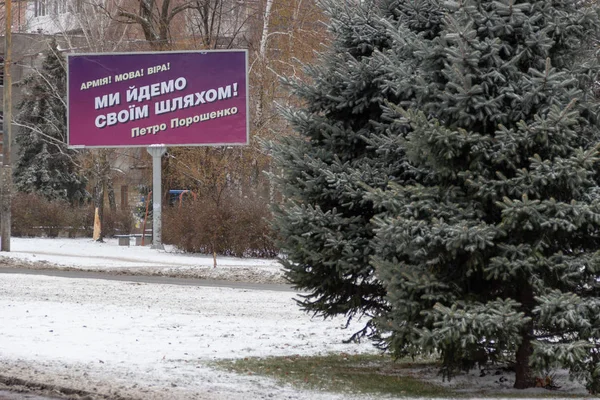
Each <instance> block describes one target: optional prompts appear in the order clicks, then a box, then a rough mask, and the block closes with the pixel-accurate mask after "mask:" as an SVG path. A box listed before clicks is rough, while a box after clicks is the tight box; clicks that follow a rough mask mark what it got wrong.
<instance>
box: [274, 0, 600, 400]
mask: <svg viewBox="0 0 600 400" xmlns="http://www.w3.org/2000/svg"><path fill="white" fill-rule="evenodd" d="M326 6H327V9H328V11H329V14H330V16H331V27H330V28H331V32H332V35H333V39H332V44H331V50H330V51H328V52H326V53H325V54H324V55H323V56H322V58H321V61H320V63H319V65H317V66H314V67H311V68H309V70H308V71H309V77H310V80H311V81H310V82H309V83H305V84H302V83H299V82H295V83H292V86H293V89H294V93H295V94H296V95H297V96H298V97H299V98H300V100H302V101H303V103H304V105H303V106H302V107H301V109H299V110H287V111H286V112H285V116H286V117H287V119H288V121H290V123H291V125H292V126H293V127H294V129H295V130H296V133H297V135H296V136H294V137H291V138H286V139H284V140H282V141H281V143H279V144H278V145H276V146H274V148H273V154H274V156H275V159H276V161H277V162H278V165H279V167H280V169H281V171H282V172H281V174H280V176H279V177H278V178H277V180H276V181H277V182H278V183H279V187H280V189H281V190H282V193H283V194H284V196H285V199H286V201H285V202H284V203H283V204H282V205H280V206H279V207H278V208H277V209H276V210H275V211H276V213H275V214H276V223H275V227H276V228H277V232H278V234H279V236H280V238H281V239H280V240H281V246H282V249H283V250H284V252H285V253H286V254H287V258H286V259H285V260H284V266H285V268H286V270H287V274H288V277H289V278H290V280H291V281H292V282H293V283H295V284H296V285H297V286H298V287H299V288H301V289H305V290H308V291H309V294H308V296H307V297H305V298H304V300H303V301H302V305H303V306H304V307H305V308H306V309H307V310H308V311H311V312H315V313H317V314H322V315H326V316H327V315H333V314H347V315H350V316H352V315H355V314H360V313H366V314H368V315H370V316H373V317H376V324H375V325H374V326H373V328H374V329H375V330H376V331H375V333H376V334H377V335H378V336H379V337H380V338H381V340H383V341H384V345H385V346H387V347H389V349H390V350H392V351H393V352H394V353H395V355H397V356H404V355H417V354H427V353H429V354H434V355H438V354H441V358H442V361H443V372H444V374H445V375H446V376H451V375H452V374H454V373H455V372H456V371H457V370H458V369H468V368H471V367H473V366H474V365H475V364H476V363H478V362H479V363H483V362H486V361H505V362H509V363H512V364H514V365H515V370H516V381H515V387H517V388H525V387H529V386H532V385H533V383H534V374H535V373H536V372H540V373H541V372H544V371H547V370H549V369H551V368H555V367H559V366H562V367H566V368H568V369H569V370H570V372H571V374H572V376H573V377H574V378H577V379H581V380H583V381H585V382H586V385H587V387H588V389H589V390H590V392H593V393H598V392H600V342H599V339H598V338H600V283H599V280H600V262H599V261H600V258H599V257H600V253H598V249H599V247H600V246H599V245H600V235H599V227H600V198H599V196H598V195H599V194H600V189H598V188H599V186H600V185H599V179H600V175H599V174H598V172H597V170H598V168H599V166H598V161H599V160H600V157H599V155H598V143H599V141H598V139H599V136H598V135H599V130H598V128H599V126H598V124H599V121H598V117H597V116H598V112H599V111H600V110H599V109H598V101H597V98H596V96H595V93H594V86H595V85H596V83H595V82H596V80H597V78H598V73H599V72H600V67H599V65H598V62H597V58H596V54H595V53H594V51H595V49H594V46H595V43H596V42H597V39H598V34H599V30H600V25H599V22H598V19H599V14H598V9H597V6H595V5H589V4H586V3H585V2H579V1H572V0H569V1H567V0H562V1H560V0H554V1H548V0H543V1H529V2H526V1H519V0H498V1H473V0H460V1H441V0H412V1H403V0H395V1H393V0H387V1H385V0H378V1H375V0H374V1H373V2H369V1H364V2H360V3H358V4H354V3H353V5H352V7H351V8H348V7H346V6H344V5H337V6H336V5H335V4H330V3H327V4H326ZM373 217H374V218H373Z"/></svg>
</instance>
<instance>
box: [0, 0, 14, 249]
mask: <svg viewBox="0 0 600 400" xmlns="http://www.w3.org/2000/svg"><path fill="white" fill-rule="evenodd" d="M4 7H5V24H6V32H5V33H4V93H3V94H4V98H3V113H4V120H3V123H2V125H3V131H4V132H3V134H2V198H1V200H2V201H1V203H2V204H0V212H1V213H2V214H1V215H0V235H1V236H2V237H1V239H0V251H10V221H11V218H10V217H11V215H10V203H11V192H12V190H11V189H12V165H11V161H10V151H11V140H12V126H11V121H12V78H11V76H10V68H11V62H12V54H11V53H12V10H11V8H12V0H6V1H5V2H4Z"/></svg>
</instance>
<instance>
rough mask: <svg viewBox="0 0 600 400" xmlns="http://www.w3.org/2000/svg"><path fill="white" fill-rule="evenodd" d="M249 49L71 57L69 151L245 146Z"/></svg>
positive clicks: (246, 140)
mask: <svg viewBox="0 0 600 400" xmlns="http://www.w3.org/2000/svg"><path fill="white" fill-rule="evenodd" d="M246 68H247V54H246V51H245V50H233V51H210V52H164V53H126V54H72V55H69V56H68V90H69V93H68V101H69V107H68V109H69V117H68V137H69V145H70V146H86V147H119V146H127V147H132V146H149V145H152V144H164V145H172V146H183V145H218V144H247V142H248V131H247V128H248V115H247V96H248V93H247V90H248V89H247V73H246V70H247V69H246Z"/></svg>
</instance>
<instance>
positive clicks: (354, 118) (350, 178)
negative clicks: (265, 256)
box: [270, 0, 403, 337]
mask: <svg viewBox="0 0 600 400" xmlns="http://www.w3.org/2000/svg"><path fill="white" fill-rule="evenodd" d="M322 4H324V6H325V12H326V13H327V14H328V16H329V18H330V20H329V22H330V25H329V30H330V32H331V37H332V40H331V47H330V48H329V49H328V50H327V51H324V52H323V53H322V54H321V55H320V62H319V63H318V64H316V65H313V66H308V67H307V70H306V73H307V75H308V77H309V78H308V80H310V81H312V82H310V83H305V82H303V81H290V82H288V83H289V85H290V87H291V90H292V92H293V93H294V94H295V95H296V96H297V98H298V99H299V100H300V101H301V102H302V104H303V105H302V107H299V108H297V107H294V108H289V109H286V110H284V111H283V114H284V116H285V118H286V119H287V121H288V122H289V123H290V125H291V126H292V127H293V128H294V130H295V131H296V133H297V134H295V135H292V136H287V137H284V138H282V139H281V140H280V141H279V142H278V143H275V144H271V145H272V147H271V149H270V150H271V152H272V154H273V157H274V160H275V164H276V168H275V170H276V171H280V172H281V173H280V174H276V176H274V181H275V182H276V184H277V188H278V189H279V191H280V192H281V193H282V194H283V196H284V202H283V203H282V204H279V205H277V206H275V208H274V216H275V218H274V220H275V222H274V228H275V231H276V233H277V237H278V239H279V243H278V244H279V246H280V248H281V249H282V250H283V252H284V253H285V255H286V257H285V258H284V259H283V260H282V263H283V265H284V267H285V269H286V275H287V277H288V279H289V280H290V281H291V282H292V283H293V284H294V285H295V286H296V287H297V288H300V289H302V290H304V291H307V292H308V294H307V295H306V296H304V297H303V298H302V300H301V301H300V303H301V305H302V307H303V308H304V309H305V310H307V311H308V312H310V313H314V314H317V315H322V316H331V315H346V316H347V317H348V318H352V317H354V316H356V315H367V316H368V318H367V319H366V320H365V321H366V326H365V329H363V330H362V331H361V332H357V335H356V337H360V336H362V335H364V334H369V333H371V330H370V328H371V321H372V320H371V318H372V317H374V316H377V315H379V314H381V313H382V312H385V311H386V310H387V307H388V306H387V302H386V300H385V299H384V296H385V290H384V288H383V286H382V285H381V282H380V281H379V280H378V279H377V278H376V277H375V275H374V269H373V267H372V266H371V264H370V257H371V256H372V255H373V247H372V245H371V240H372V239H373V237H374V232H373V228H374V225H373V224H372V223H371V219H372V217H373V216H374V215H375V214H376V211H375V210H374V209H373V206H372V204H371V202H370V201H368V200H365V194H366V193H367V187H365V186H364V185H363V184H362V182H368V183H369V185H370V186H371V187H379V188H384V187H387V185H388V183H389V179H390V177H395V179H396V180H397V181H398V182H401V175H402V170H403V165H402V164H403V160H402V159H396V158H390V157H387V156H386V154H384V153H382V154H380V155H377V154H376V153H377V152H378V151H379V150H378V149H376V148H374V147H372V146H371V145H370V144H369V143H368V142H367V141H366V140H365V138H368V137H370V136H372V135H373V134H374V133H375V132H379V133H382V132H383V129H385V127H386V126H387V124H381V123H380V122H379V121H380V120H381V118H382V112H383V109H382V105H383V104H384V103H385V102H387V101H394V100H396V98H395V96H394V95H393V93H391V92H390V91H389V90H388V89H387V88H386V86H387V83H386V82H385V80H384V79H383V77H384V75H385V71H384V70H383V65H382V61H380V60H377V59H375V58H374V57H373V54H375V53H376V52H379V51H383V50H385V49H389V48H390V45H391V43H390V38H389V35H388V33H387V32H386V31H385V29H381V28H380V29H374V28H373V27H374V26H377V25H380V20H381V18H382V16H384V17H385V18H389V19H393V18H394V16H393V15H392V11H393V10H392V9H385V8H380V7H379V6H377V5H375V4H374V3H369V2H363V3H362V4H361V5H358V4H350V3H347V4H346V3H345V2H340V1H337V0H332V1H327V2H323V3H322ZM355 174H358V177H356V176H355Z"/></svg>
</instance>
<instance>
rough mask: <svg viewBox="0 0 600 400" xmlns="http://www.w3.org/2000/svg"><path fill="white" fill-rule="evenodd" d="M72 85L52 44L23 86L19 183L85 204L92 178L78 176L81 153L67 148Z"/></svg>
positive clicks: (16, 182)
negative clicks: (68, 88)
mask: <svg viewBox="0 0 600 400" xmlns="http://www.w3.org/2000/svg"><path fill="white" fill-rule="evenodd" d="M66 84H67V82H66V70H65V60H64V58H63V56H62V55H61V53H60V52H59V51H58V49H57V46H56V43H55V42H52V43H51V44H50V46H49V49H48V50H47V51H46V52H45V53H44V60H43V63H42V66H41V68H39V69H36V70H34V71H33V72H32V73H31V74H30V75H28V76H27V77H26V78H25V79H24V80H23V82H22V83H21V85H22V93H23V98H22V100H21V102H20V103H19V104H18V113H17V116H16V120H17V123H18V124H19V130H18V132H17V135H16V138H15V141H16V143H17V145H18V154H19V156H18V160H17V162H16V165H15V169H14V185H15V188H16V190H18V191H22V192H35V193H38V194H40V195H42V196H44V197H45V198H47V199H49V200H54V199H63V200H67V201H69V202H80V201H82V200H84V199H85V198H86V197H87V192H86V190H85V186H86V179H85V178H84V177H83V176H82V175H81V174H79V173H78V170H77V166H76V164H75V162H74V157H75V156H76V152H75V151H73V150H70V149H68V148H67V144H66V139H67V108H66V93H67V92H66Z"/></svg>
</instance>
